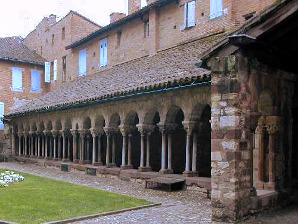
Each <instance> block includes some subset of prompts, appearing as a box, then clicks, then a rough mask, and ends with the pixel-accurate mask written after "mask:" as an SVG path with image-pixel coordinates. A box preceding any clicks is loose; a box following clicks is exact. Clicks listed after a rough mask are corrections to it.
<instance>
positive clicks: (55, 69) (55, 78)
mask: <svg viewBox="0 0 298 224" xmlns="http://www.w3.org/2000/svg"><path fill="white" fill-rule="evenodd" d="M53 71H54V77H53V78H54V81H56V80H57V59H56V60H54V68H53Z"/></svg>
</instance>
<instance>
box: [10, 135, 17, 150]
mask: <svg viewBox="0 0 298 224" xmlns="http://www.w3.org/2000/svg"><path fill="white" fill-rule="evenodd" d="M11 137H12V139H11V151H12V153H13V154H14V155H16V154H17V153H16V133H15V131H14V130H13V129H12V132H11Z"/></svg>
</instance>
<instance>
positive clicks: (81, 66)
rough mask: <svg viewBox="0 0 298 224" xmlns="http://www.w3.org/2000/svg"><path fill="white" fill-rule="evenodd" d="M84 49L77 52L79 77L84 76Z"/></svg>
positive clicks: (85, 60)
mask: <svg viewBox="0 0 298 224" xmlns="http://www.w3.org/2000/svg"><path fill="white" fill-rule="evenodd" d="M86 62H87V59H86V49H83V50H81V51H80V52H79V76H83V75H86Z"/></svg>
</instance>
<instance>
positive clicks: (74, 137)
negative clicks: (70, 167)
mask: <svg viewBox="0 0 298 224" xmlns="http://www.w3.org/2000/svg"><path fill="white" fill-rule="evenodd" d="M70 131H71V134H72V149H73V152H72V155H73V159H72V160H73V162H74V163H77V162H78V157H77V130H74V129H71V130H70Z"/></svg>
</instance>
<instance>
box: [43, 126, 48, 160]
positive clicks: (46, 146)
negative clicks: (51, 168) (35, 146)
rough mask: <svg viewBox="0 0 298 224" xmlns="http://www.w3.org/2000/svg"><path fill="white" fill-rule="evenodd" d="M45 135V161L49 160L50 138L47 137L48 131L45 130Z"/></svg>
mask: <svg viewBox="0 0 298 224" xmlns="http://www.w3.org/2000/svg"><path fill="white" fill-rule="evenodd" d="M43 133H44V141H45V143H44V145H45V148H44V157H45V159H48V136H47V130H44V131H43Z"/></svg>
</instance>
